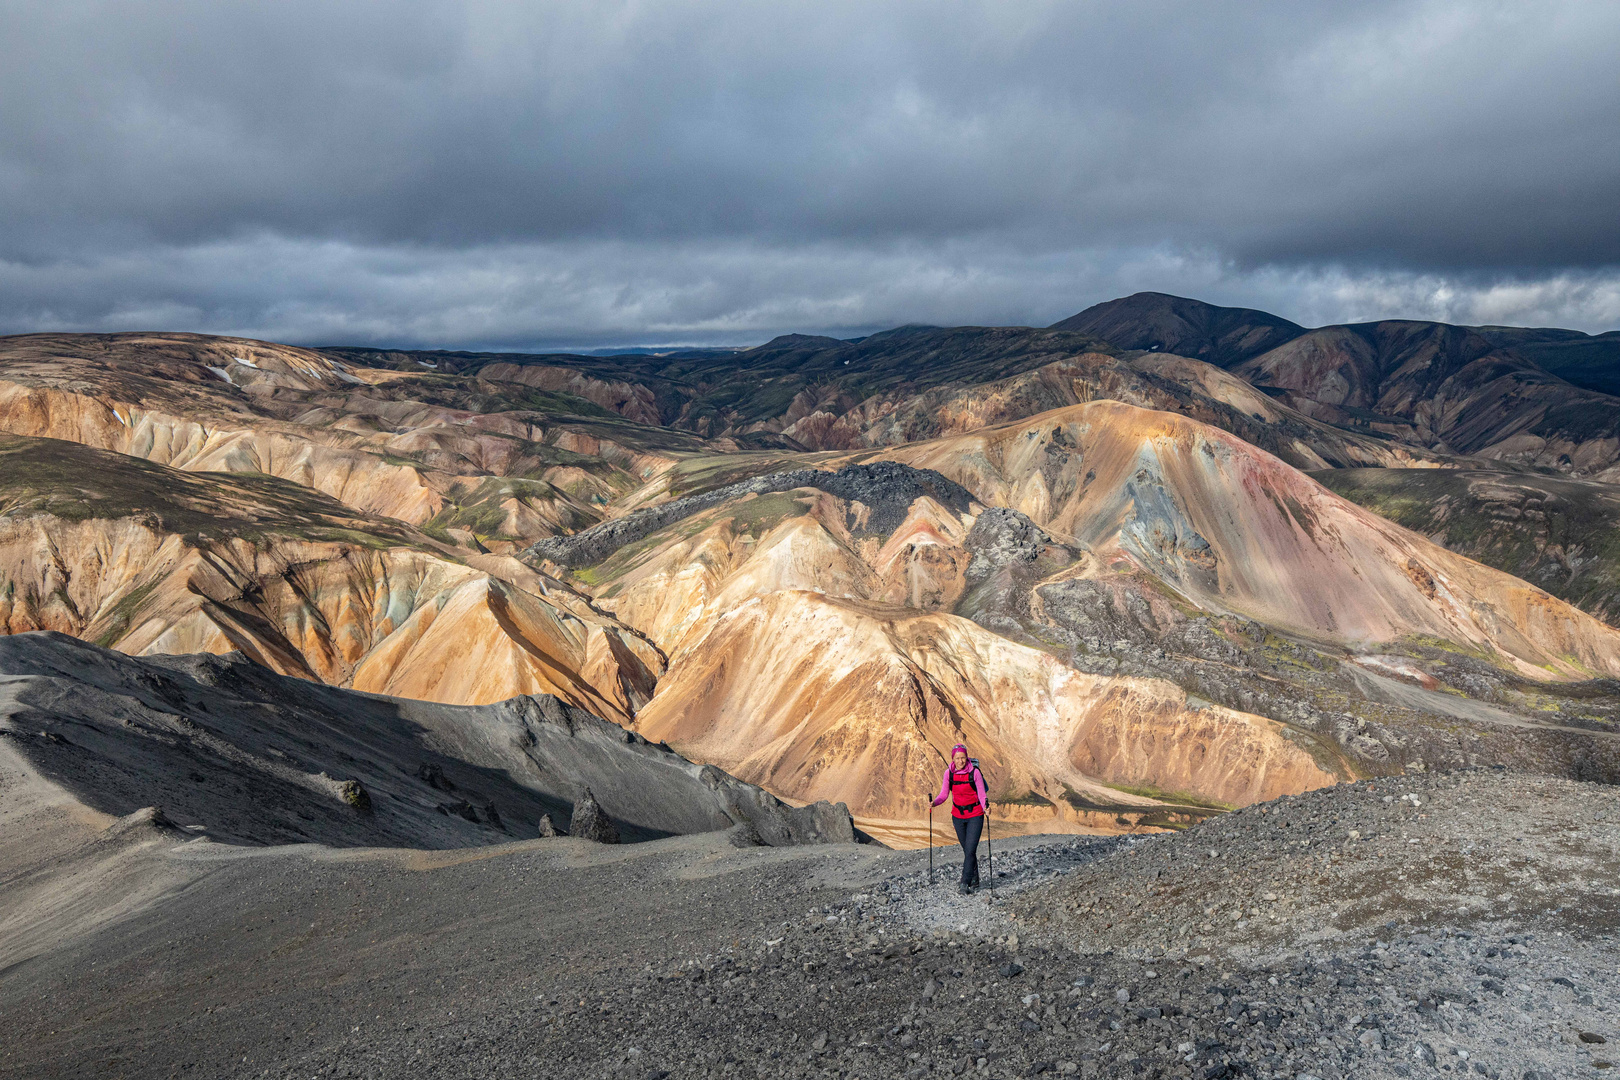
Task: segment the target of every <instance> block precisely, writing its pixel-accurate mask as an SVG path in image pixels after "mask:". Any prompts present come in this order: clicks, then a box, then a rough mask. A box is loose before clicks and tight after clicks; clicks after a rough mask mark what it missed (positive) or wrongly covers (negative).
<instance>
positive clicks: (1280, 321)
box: [1050, 292, 1305, 368]
mask: <svg viewBox="0 0 1620 1080" xmlns="http://www.w3.org/2000/svg"><path fill="white" fill-rule="evenodd" d="M1050 329H1053V330H1079V331H1081V332H1083V333H1087V334H1091V335H1093V336H1094V337H1100V338H1102V339H1103V340H1105V341H1108V342H1111V343H1113V344H1114V345H1117V346H1119V347H1120V348H1122V349H1147V350H1150V351H1154V352H1169V353H1176V354H1178V355H1180V356H1190V357H1193V358H1194V359H1197V360H1203V361H1205V362H1206V363H1210V364H1214V365H1215V366H1217V367H1223V368H1224V367H1232V366H1234V365H1236V364H1241V363H1242V362H1243V361H1245V360H1248V359H1250V358H1252V357H1255V356H1259V355H1260V354H1261V353H1263V352H1266V351H1267V350H1269V349H1274V348H1276V347H1277V346H1278V345H1281V344H1283V343H1284V342H1286V341H1291V340H1293V339H1294V338H1296V337H1298V336H1299V335H1301V334H1303V333H1305V328H1304V327H1303V326H1300V325H1299V324H1297V323H1292V322H1289V321H1288V320H1287V319H1284V318H1283V317H1281V316H1280V315H1273V314H1271V313H1270V312H1266V311H1257V310H1255V309H1253V308H1226V307H1217V306H1216V305H1214V304H1206V303H1204V302H1203V301H1202V300H1193V299H1191V298H1189V297H1185V296H1171V295H1170V294H1168V293H1157V292H1139V293H1133V294H1132V295H1130V296H1124V297H1120V298H1119V299H1117V300H1109V301H1107V302H1105V303H1101V304H1095V305H1093V306H1091V307H1089V308H1087V309H1086V310H1084V311H1082V312H1080V313H1079V314H1078V315H1071V316H1070V317H1069V318H1067V319H1064V320H1063V321H1061V322H1055V323H1053V324H1052V325H1051V327H1050Z"/></svg>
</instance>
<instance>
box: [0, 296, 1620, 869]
mask: <svg viewBox="0 0 1620 1080" xmlns="http://www.w3.org/2000/svg"><path fill="white" fill-rule="evenodd" d="M1076 319H1080V320H1081V321H1082V323H1083V326H1081V328H1078V329H1077V328H1075V327H1074V326H1073V325H1069V324H1073V323H1074V322H1075V320H1065V324H1060V326H1058V327H1053V328H1048V329H1035V328H1027V327H956V328H942V327H920V326H909V327H901V328H898V329H896V330H893V331H887V332H884V333H880V334H874V335H871V336H869V337H866V338H862V339H858V340H852V341H839V340H836V339H832V338H825V337H812V336H807V335H788V336H785V337H783V338H779V339H776V340H775V341H772V342H768V343H766V344H765V345H762V346H759V347H757V348H754V349H743V350H724V349H712V350H687V351H678V352H671V353H668V354H664V355H655V354H647V353H632V354H625V355H619V356H609V357H584V356H569V355H529V354H496V353H442V352H438V353H427V352H409V351H380V350H365V349H354V348H321V349H308V348H296V347H291V346H283V345H276V344H273V343H266V342H257V341H249V340H245V339H234V338H213V337H206V336H201V335H190V334H156V333H153V334H115V335H73V334H41V335H27V336H23V337H16V338H7V339H0V432H3V433H4V436H3V441H0V468H3V470H4V471H3V472H0V629H3V630H5V631H6V632H8V633H14V634H15V633H31V632H37V631H58V632H61V633H65V634H70V635H73V636H75V637H79V638H83V639H85V640H87V641H90V642H94V643H97V644H99V645H103V646H107V647H111V648H113V649H117V650H119V651H121V652H124V653H128V654H132V655H135V656H152V657H155V656H163V655H169V654H195V653H215V654H227V653H240V654H242V655H243V656H244V657H247V658H249V659H251V660H252V661H254V662H255V663H257V664H259V665H261V666H263V667H265V668H267V669H269V670H271V671H274V672H277V673H279V674H281V675H287V676H296V677H298V678H301V679H304V680H307V681H310V682H319V683H326V684H329V685H331V686H333V687H338V688H345V689H352V690H360V691H367V692H370V693H374V694H381V695H387V696H389V697H391V698H395V699H407V700H410V699H414V700H418V701H427V702H435V703H439V704H440V705H444V706H493V705H495V704H497V703H499V702H501V701H505V700H511V699H519V698H524V697H528V696H532V695H547V696H550V697H554V698H556V699H559V700H560V701H562V702H564V703H566V705H567V706H568V707H571V708H575V709H578V710H582V711H583V712H584V713H588V714H591V715H593V716H596V717H600V718H603V719H605V720H607V721H609V722H611V723H612V724H615V725H617V726H618V727H619V728H620V729H621V730H625V731H627V732H629V733H630V734H631V735H633V736H634V737H636V738H642V739H645V740H648V741H649V742H651V743H659V742H662V743H665V744H667V745H668V746H670V747H671V748H673V750H675V751H677V752H679V753H681V754H684V755H686V756H687V757H688V758H691V759H693V760H695V761H697V762H700V763H709V764H713V765H716V766H719V767H720V768H722V769H724V770H726V771H727V772H728V773H730V774H732V775H734V776H736V777H737V778H739V780H740V781H742V782H746V783H751V784H757V785H760V786H761V787H762V788H764V789H765V790H767V791H770V792H772V793H774V794H775V795H778V796H781V797H783V798H785V799H788V800H790V801H792V802H813V801H816V800H827V801H829V802H834V803H836V802H842V803H845V804H846V805H847V806H848V807H849V809H850V810H851V811H852V812H853V813H854V814H855V815H856V816H857V818H858V819H859V820H860V821H861V822H862V824H863V826H865V827H867V828H868V829H869V830H870V831H872V832H873V833H874V835H877V836H879V837H880V838H882V839H885V840H888V841H891V842H896V843H913V842H916V841H917V840H918V839H919V834H918V832H917V829H918V822H919V820H920V819H919V818H918V817H917V809H918V797H919V792H920V791H922V790H924V789H926V788H927V787H928V786H929V784H930V783H932V782H934V780H935V778H936V777H937V771H938V768H939V766H940V764H941V762H942V760H943V754H944V753H945V751H946V750H947V749H948V747H949V746H950V745H951V744H952V743H954V742H956V741H958V740H960V739H966V740H968V742H969V743H970V745H972V746H973V747H974V750H975V753H976V754H977V755H978V756H979V757H980V758H981V760H982V761H983V762H984V764H985V768H986V772H987V775H988V777H989V779H990V781H991V786H992V797H993V800H994V803H995V811H996V813H995V818H996V820H997V822H998V828H1003V829H1010V830H1020V829H1022V830H1027V831H1049V830H1051V829H1054V828H1056V829H1071V830H1115V829H1125V828H1137V827H1153V826H1172V827H1178V826H1181V825H1184V824H1186V823H1188V822H1191V821H1194V820H1197V819H1198V818H1200V817H1202V816H1205V815H1208V814H1210V813H1215V812H1219V811H1220V810H1221V809H1222V808H1226V807H1231V806H1236V805H1242V804H1246V803H1250V802H1254V801H1257V800H1263V799H1267V798H1271V797H1274V796H1276V795H1279V794H1282V793H1286V792H1291V791H1299V790H1303V789H1306V788H1311V787H1317V786H1322V785H1324V784H1331V783H1334V782H1335V781H1338V780H1342V779H1346V778H1350V777H1354V776H1358V775H1367V774H1382V773H1388V772H1398V771H1402V770H1406V771H1413V770H1421V769H1425V768H1431V767H1443V766H1447V765H1453V764H1459V763H1469V762H1479V761H1484V760H1488V761H1492V762H1500V763H1502V764H1506V765H1511V766H1515V767H1523V768H1529V769H1535V770H1538V771H1544V772H1554V773H1562V774H1565V775H1571V776H1577V777H1581V778H1585V779H1605V778H1612V777H1613V776H1615V775H1620V765H1617V763H1616V760H1615V748H1616V740H1617V738H1620V735H1617V727H1616V718H1617V716H1620V691H1617V690H1616V686H1617V685H1620V630H1616V629H1615V628H1614V626H1612V625H1610V623H1609V622H1605V621H1604V620H1605V619H1609V620H1612V619H1613V618H1614V617H1615V614H1614V606H1613V599H1612V598H1613V595H1614V593H1613V589H1612V587H1611V585H1610V584H1609V583H1610V582H1612V581H1613V580H1616V575H1615V572H1614V568H1615V565H1616V555H1615V553H1614V552H1613V551H1612V550H1611V549H1612V545H1608V544H1607V543H1606V542H1605V540H1604V538H1603V536H1602V535H1601V530H1597V531H1596V532H1594V531H1593V529H1592V528H1589V527H1588V522H1587V517H1586V516H1585V515H1586V509H1590V508H1591V507H1599V508H1606V507H1608V506H1609V505H1610V502H1611V499H1610V493H1611V492H1612V491H1613V490H1614V489H1613V488H1612V487H1611V485H1610V484H1609V483H1608V481H1609V480H1610V479H1612V478H1613V473H1614V469H1615V468H1616V465H1615V453H1616V451H1615V448H1614V447H1615V438H1614V436H1613V431H1612V429H1613V426H1614V423H1615V410H1613V409H1612V408H1610V406H1611V405H1613V404H1620V402H1616V401H1615V399H1611V398H1608V397H1605V396H1603V395H1601V394H1598V393H1595V392H1593V391H1591V390H1588V389H1583V388H1581V387H1578V386H1574V385H1572V384H1570V383H1568V382H1566V381H1564V380H1562V379H1560V378H1558V377H1557V376H1556V375H1554V374H1552V373H1550V372H1548V371H1546V370H1544V369H1543V368H1541V367H1539V366H1538V365H1537V364H1536V362H1535V361H1534V360H1532V359H1529V358H1527V357H1525V356H1523V355H1521V354H1520V353H1518V352H1515V351H1514V350H1513V349H1512V348H1511V347H1510V346H1508V345H1503V344H1501V343H1500V342H1499V340H1498V338H1499V337H1500V335H1497V337H1493V336H1492V333H1494V328H1487V329H1489V330H1492V333H1487V330H1486V329H1482V330H1478V331H1475V330H1469V329H1468V328H1457V327H1445V326H1441V325H1439V324H1425V323H1379V324H1369V325H1368V326H1354V327H1329V328H1324V329H1320V330H1306V329H1305V328H1302V327H1297V326H1294V325H1293V324H1291V323H1288V322H1287V321H1286V320H1281V319H1277V318H1275V317H1273V316H1267V315H1265V313H1263V312H1253V311H1247V310H1245V309H1216V308H1211V307H1209V306H1208V305H1199V304H1198V303H1197V302H1196V301H1187V300H1181V299H1179V298H1174V297H1163V296H1156V295H1149V296H1146V297H1134V298H1127V300H1126V301H1118V302H1114V303H1113V304H1111V305H1100V306H1099V308H1093V309H1090V310H1088V312H1085V313H1082V316H1077V317H1076ZM1537 333H1540V332H1537ZM1109 335H1111V337H1110V336H1109ZM1526 340H1528V339H1526ZM1536 340H1552V339H1550V338H1546V337H1545V335H1542V337H1540V338H1537V339H1536ZM1189 353H1190V354H1193V355H1188V354H1189ZM1385 481H1387V483H1386V482H1385ZM1391 485H1393V487H1391ZM1448 485H1449V486H1448ZM1403 493H1412V495H1411V497H1409V496H1408V495H1407V494H1403ZM1504 493H1508V494H1504ZM1342 496H1343V497H1342ZM1414 498H1416V499H1418V500H1422V501H1423V505H1422V506H1415V505H1414ZM1583 508H1586V509H1583ZM1605 513H1607V510H1605ZM1537 515H1540V516H1539V517H1538V516H1537ZM1482 521H1489V522H1490V523H1491V524H1490V525H1489V527H1488V528H1487V527H1482V526H1481V525H1480V524H1479V523H1480V522H1482ZM199 774H201V775H206V774H205V773H204V772H200V773H199Z"/></svg>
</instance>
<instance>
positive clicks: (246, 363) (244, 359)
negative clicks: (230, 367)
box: [231, 356, 259, 369]
mask: <svg viewBox="0 0 1620 1080" xmlns="http://www.w3.org/2000/svg"><path fill="white" fill-rule="evenodd" d="M231 359H232V360H235V361H236V362H237V363H238V364H241V365H242V366H243V367H250V368H255V369H257V368H258V366H259V365H258V364H255V363H254V362H253V361H251V360H249V359H248V358H247V357H245V356H233V357H231Z"/></svg>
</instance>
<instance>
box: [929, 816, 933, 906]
mask: <svg viewBox="0 0 1620 1080" xmlns="http://www.w3.org/2000/svg"><path fill="white" fill-rule="evenodd" d="M928 884H930V886H932V884H933V803H928Z"/></svg>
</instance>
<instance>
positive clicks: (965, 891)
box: [956, 885, 973, 896]
mask: <svg viewBox="0 0 1620 1080" xmlns="http://www.w3.org/2000/svg"><path fill="white" fill-rule="evenodd" d="M956 891H957V892H959V893H961V894H962V895H963V896H967V895H968V894H969V893H971V892H972V891H973V890H972V889H971V888H969V887H968V886H966V885H958V886H957V887H956Z"/></svg>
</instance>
